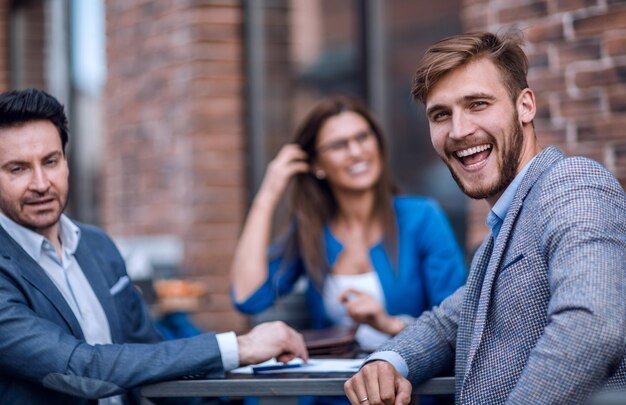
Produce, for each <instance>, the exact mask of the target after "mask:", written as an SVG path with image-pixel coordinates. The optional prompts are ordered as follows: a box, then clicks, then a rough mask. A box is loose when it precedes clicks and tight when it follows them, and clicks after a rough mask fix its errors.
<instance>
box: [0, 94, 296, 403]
mask: <svg viewBox="0 0 626 405" xmlns="http://www.w3.org/2000/svg"><path fill="white" fill-rule="evenodd" d="M67 141H68V128H67V118H66V116H65V113H64V110H63V106H62V105H61V104H60V103H59V102H58V101H57V100H56V99H54V98H53V97H51V96H50V95H48V94H46V93H45V92H43V91H39V90H34V89H29V90H23V91H12V92H8V93H4V94H0V211H1V213H0V336H2V338H1V339H0V402H2V403H30V404H32V403H47V404H68V403H72V404H80V403H88V402H90V401H88V399H97V398H99V400H98V402H99V404H120V403H138V400H139V398H138V395H137V390H135V389H134V388H136V387H138V386H141V385H143V384H147V383H154V382H157V381H162V380H169V379H177V378H201V377H219V376H222V375H223V373H224V371H228V370H230V369H233V368H235V367H238V366H239V365H245V364H251V363H258V362H260V361H264V360H267V359H269V358H272V357H276V358H277V359H278V360H279V361H286V360H289V359H291V358H293V357H294V356H299V357H302V358H305V359H306V357H307V352H306V348H305V345H304V342H303V339H302V337H301V336H300V334H298V333H297V332H295V331H294V330H292V329H291V328H289V327H287V326H286V325H285V324H283V323H281V322H275V323H271V324H262V325H259V326H257V327H256V328H254V329H252V331H250V333H248V334H247V335H242V336H238V337H237V336H235V335H234V334H233V333H223V334H217V335H216V334H215V333H206V334H202V335H200V336H196V337H192V338H187V339H180V340H175V341H163V339H162V338H161V336H160V334H159V333H158V332H157V331H156V330H155V328H154V326H153V323H152V320H151V319H150V316H149V314H148V311H147V309H146V306H145V304H144V302H143V301H142V299H141V297H140V295H139V294H138V292H137V291H136V290H135V288H133V286H132V284H131V282H130V280H129V278H128V275H127V274H126V270H125V266H124V261H123V260H122V258H121V256H120V254H119V252H118V250H117V249H116V247H115V245H114V244H113V242H112V241H111V240H110V238H109V237H108V236H107V235H106V234H105V233H104V232H102V231H101V230H99V229H97V228H95V227H93V226H89V225H84V224H80V223H77V222H74V221H72V220H70V219H69V218H68V217H66V216H65V215H64V214H63V210H64V209H65V205H66V203H67V194H68V173H69V171H68V164H67V160H66V156H65V146H66V144H67ZM91 402H94V401H91Z"/></svg>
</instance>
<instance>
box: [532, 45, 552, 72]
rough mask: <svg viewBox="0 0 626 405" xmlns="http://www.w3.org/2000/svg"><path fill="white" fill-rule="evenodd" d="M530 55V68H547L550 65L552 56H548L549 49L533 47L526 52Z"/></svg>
mask: <svg viewBox="0 0 626 405" xmlns="http://www.w3.org/2000/svg"><path fill="white" fill-rule="evenodd" d="M526 56H527V57H528V67H529V69H535V68H542V69H546V68H548V67H549V65H550V58H549V57H548V51H547V50H546V49H533V50H532V51H528V52H526Z"/></svg>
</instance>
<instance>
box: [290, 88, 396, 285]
mask: <svg viewBox="0 0 626 405" xmlns="http://www.w3.org/2000/svg"><path fill="white" fill-rule="evenodd" d="M347 111H352V112H355V113H357V114H359V115H360V116H361V117H363V118H364V119H365V120H366V121H367V123H368V124H369V126H370V129H371V130H372V133H373V134H374V136H375V138H376V142H377V144H378V150H379V153H380V158H381V167H382V170H381V174H380V178H379V179H378V181H377V182H376V184H375V186H374V187H375V189H374V192H375V201H374V209H375V210H376V217H377V218H378V219H379V220H380V221H382V223H383V229H384V245H385V248H386V249H387V251H388V252H390V253H393V254H391V255H390V256H391V257H396V254H395V253H396V252H395V250H396V245H397V243H396V238H397V230H396V220H395V213H394V211H393V204H392V197H393V196H394V195H395V194H397V191H398V190H397V187H396V186H395V184H394V182H393V180H392V177H391V170H390V168H389V164H388V162H387V147H386V145H385V141H384V134H383V130H382V128H381V127H380V125H379V124H378V122H377V121H376V120H375V119H374V117H373V116H372V114H371V113H370V112H369V110H368V109H367V107H366V106H365V105H364V104H363V103H362V102H361V101H359V100H358V99H355V98H350V97H346V96H334V97H330V98H326V99H324V100H323V101H322V102H320V103H319V104H317V106H315V107H314V108H313V110H312V111H311V112H310V113H309V115H308V116H307V117H306V118H305V119H304V121H303V122H302V124H301V126H300V127H299V128H298V130H297V131H296V133H295V136H294V138H293V140H292V142H293V143H295V144H297V145H299V146H300V147H301V148H302V149H303V150H304V151H305V152H306V153H307V155H308V156H309V162H310V163H312V162H315V160H316V159H317V151H316V144H317V137H318V134H319V131H320V128H321V127H322V125H324V123H325V122H326V121H327V120H328V119H329V118H331V117H334V116H336V115H339V114H341V113H343V112H347ZM338 209H339V207H338V205H337V201H336V199H335V196H334V195H333V193H332V190H331V188H330V186H329V184H328V182H327V181H326V180H325V179H318V178H316V177H315V176H314V175H313V174H312V173H302V174H298V175H297V176H296V177H295V181H294V184H293V188H292V192H291V198H290V210H291V217H292V218H293V219H294V221H293V223H295V230H292V231H293V232H291V233H290V237H289V241H288V246H290V248H289V250H291V252H292V253H295V252H298V253H299V254H300V257H301V258H302V260H303V262H304V265H305V267H306V269H307V272H308V274H309V278H310V279H311V280H312V281H313V284H314V285H315V287H316V288H318V289H320V290H321V286H322V285H323V282H324V279H325V277H326V275H328V274H329V272H330V265H329V263H328V260H327V259H326V255H325V246H324V244H323V230H324V226H325V225H326V224H328V223H329V222H330V221H331V220H332V219H333V218H335V216H336V214H337V211H338ZM392 262H395V260H392Z"/></svg>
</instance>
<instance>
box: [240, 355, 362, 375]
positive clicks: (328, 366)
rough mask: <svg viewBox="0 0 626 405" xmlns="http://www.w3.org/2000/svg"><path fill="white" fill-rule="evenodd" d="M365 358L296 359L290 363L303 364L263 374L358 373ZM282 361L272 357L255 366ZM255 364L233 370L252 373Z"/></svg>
mask: <svg viewBox="0 0 626 405" xmlns="http://www.w3.org/2000/svg"><path fill="white" fill-rule="evenodd" d="M363 360H364V359H312V360H309V362H308V363H307V364H303V363H302V360H301V359H294V360H292V361H290V362H289V363H288V364H301V366H300V367H294V368H283V369H273V370H263V371H258V370H257V373H261V374H284V373H291V374H293V373H299V374H302V373H356V372H357V371H358V370H359V367H361V364H363ZM280 364H282V363H280V362H278V361H276V360H275V359H271V360H268V361H265V362H263V363H259V364H255V365H254V366H255V367H256V366H270V365H280ZM252 367H253V366H246V367H239V368H236V369H234V370H232V371H231V373H235V374H252V373H253V370H252Z"/></svg>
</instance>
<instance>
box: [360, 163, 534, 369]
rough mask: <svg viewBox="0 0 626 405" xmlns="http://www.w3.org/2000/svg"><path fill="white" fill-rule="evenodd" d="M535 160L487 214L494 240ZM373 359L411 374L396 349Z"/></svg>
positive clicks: (518, 175)
mask: <svg viewBox="0 0 626 405" xmlns="http://www.w3.org/2000/svg"><path fill="white" fill-rule="evenodd" d="M533 160H535V158H534V157H533V158H532V159H531V160H530V161H529V162H528V163H526V165H525V166H524V167H523V168H522V170H521V171H520V172H519V173H518V174H517V175H516V176H515V178H514V179H513V181H512V182H511V183H510V184H509V185H508V186H507V188H506V189H505V190H504V193H502V195H501V196H500V198H498V201H496V203H495V204H494V205H493V207H492V208H491V210H490V211H489V214H488V215H487V220H486V223H487V226H488V227H489V229H491V234H492V235H493V238H494V240H495V239H497V238H498V234H499V233H500V228H501V227H502V224H503V223H504V218H506V214H507V213H508V212H509V208H510V207H511V203H512V202H513V198H514V197H515V194H516V193H517V189H518V188H519V186H520V184H521V183H522V180H523V179H524V176H525V175H526V172H527V171H528V168H529V167H530V164H531V163H532V161H533ZM373 360H384V361H387V362H389V363H391V365H392V366H393V367H394V368H395V369H396V370H398V372H399V373H400V374H401V375H402V376H403V377H404V378H407V377H408V375H409V367H408V365H407V364H406V361H404V359H403V358H402V356H400V355H399V354H398V353H396V352H394V351H390V350H387V351H383V352H374V353H372V355H371V356H369V357H368V358H367V360H366V361H365V362H364V363H363V364H365V363H367V362H370V361H373Z"/></svg>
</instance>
